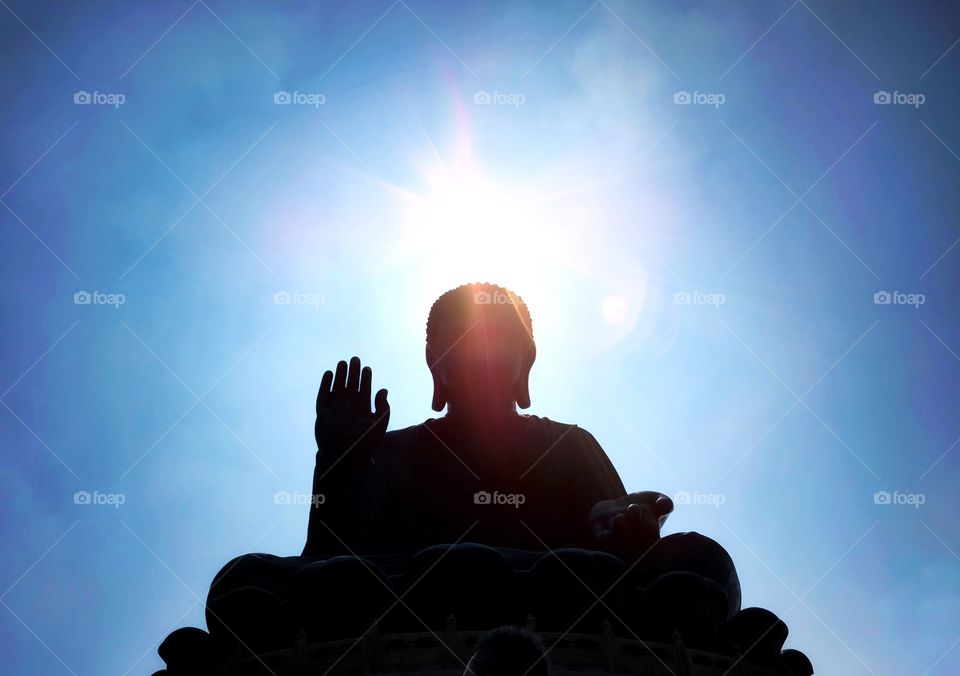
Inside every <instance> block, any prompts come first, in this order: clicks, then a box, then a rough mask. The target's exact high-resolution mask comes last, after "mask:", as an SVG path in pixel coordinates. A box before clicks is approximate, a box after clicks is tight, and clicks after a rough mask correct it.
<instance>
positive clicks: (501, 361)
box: [426, 283, 537, 413]
mask: <svg viewBox="0 0 960 676" xmlns="http://www.w3.org/2000/svg"><path fill="white" fill-rule="evenodd" d="M426 356H427V365H428V366H429V367H430V373H431V374H432V375H433V410H434V411H442V410H443V407H444V406H445V405H448V404H449V406H450V410H451V411H454V410H462V411H464V412H473V413H482V412H484V411H503V410H507V409H509V410H515V407H516V406H519V407H520V408H529V406H530V390H529V376H530V369H531V367H532V366H533V362H534V360H535V359H536V356H537V348H536V344H535V343H534V341H533V330H532V325H531V321H530V313H529V311H528V310H527V306H526V304H524V302H523V300H522V299H521V298H520V296H518V295H517V294H515V293H514V292H513V291H510V290H509V289H506V288H504V287H501V286H497V285H496V284H486V283H483V284H480V283H474V284H464V285H463V286H458V287H457V288H455V289H452V290H450V291H447V292H446V293H445V294H443V295H442V296H440V298H438V299H437V300H436V302H435V303H434V304H433V307H431V308H430V315H429V317H428V319H427V349H426Z"/></svg>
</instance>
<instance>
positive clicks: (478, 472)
mask: <svg viewBox="0 0 960 676" xmlns="http://www.w3.org/2000/svg"><path fill="white" fill-rule="evenodd" d="M426 334H427V335H426V338H427V340H426V361H427V365H428V367H429V369H430V372H431V374H432V376H433V401H432V406H433V410H434V411H437V412H440V411H443V409H444V408H446V414H445V415H444V416H442V417H439V418H433V419H429V420H426V421H425V422H423V423H421V424H418V425H413V426H411V427H407V428H405V429H400V430H395V431H388V430H387V427H388V423H389V419H390V405H389V402H388V399H387V390H385V389H380V390H379V391H377V392H376V394H375V395H373V389H372V388H373V385H372V383H373V373H372V370H371V368H370V367H369V366H363V365H362V364H361V362H360V359H358V358H357V357H353V358H352V359H350V360H349V363H348V362H346V361H341V362H340V363H338V364H337V366H336V368H335V369H334V370H333V371H327V372H326V373H324V374H323V377H322V379H321V382H320V388H319V393H318V396H317V402H316V413H317V417H316V426H315V437H316V442H317V447H318V452H317V456H316V468H315V471H314V475H313V493H314V495H322V496H323V499H322V500H315V501H314V502H313V504H312V505H311V507H310V515H309V523H308V529H307V538H306V544H305V546H304V549H303V552H302V554H301V555H300V556H293V557H278V556H272V555H267V554H249V555H245V556H242V557H238V558H237V559H234V560H233V561H231V562H230V563H229V564H227V566H225V567H224V568H223V570H221V572H220V573H219V574H218V575H217V576H216V578H215V580H214V584H213V586H212V588H211V592H210V596H209V597H208V623H209V624H211V625H215V624H220V623H222V622H228V623H229V618H228V617H226V616H227V615H229V614H230V613H232V612H234V611H233V610H231V609H236V608H241V607H243V605H244V604H243V603H242V602H241V601H240V600H237V599H236V598H234V600H233V601H232V602H230V603H222V602H220V601H222V600H223V599H224V598H227V599H229V598H231V597H237V596H238V595H239V596H242V592H243V591H244V590H249V589H250V588H251V587H254V588H258V589H261V590H266V591H267V592H269V593H270V594H271V595H274V596H275V597H277V598H284V597H290V596H291V595H292V596H297V593H296V591H295V589H294V587H295V585H296V584H297V583H296V579H299V578H297V575H298V573H299V574H300V578H302V577H303V575H302V573H303V569H304V568H309V567H310V566H311V565H313V566H316V565H317V563H316V562H323V561H329V560H332V559H338V560H339V559H343V558H345V557H348V556H349V557H353V558H356V557H363V558H364V559H365V560H369V561H374V562H376V564H377V566H379V568H380V569H381V570H384V571H386V572H387V574H389V573H390V571H391V567H392V569H393V570H401V569H402V567H403V566H405V565H407V564H408V563H409V561H410V560H411V558H412V557H414V555H416V554H417V552H420V551H421V550H423V549H424V548H429V547H431V546H436V545H445V544H446V545H450V544H451V543H453V544H455V545H456V546H457V547H463V546H464V545H465V544H466V543H471V545H472V546H477V545H485V546H487V547H491V548H495V549H496V550H497V551H498V552H499V553H500V554H502V555H503V557H504V558H506V559H507V561H509V562H510V563H511V565H512V566H513V567H514V568H515V569H517V568H520V569H522V568H530V566H531V565H533V563H534V562H536V561H537V560H538V559H539V558H541V557H543V556H544V553H545V552H547V551H555V550H563V551H570V550H571V549H573V550H580V551H584V552H585V554H587V555H594V556H608V557H609V555H614V556H616V557H618V558H619V559H621V560H622V561H623V562H624V564H626V565H629V566H631V567H632V568H635V569H636V570H635V571H634V574H635V575H639V576H640V577H639V578H637V579H640V581H641V583H644V582H649V581H653V580H655V579H656V578H658V577H660V576H662V575H664V574H666V573H671V572H683V573H687V574H689V573H694V574H696V575H697V576H700V577H701V578H705V580H706V581H707V583H708V584H710V585H711V586H712V587H713V588H714V589H716V588H717V587H719V589H720V590H722V591H723V592H724V593H725V596H726V616H727V617H730V616H732V615H733V614H734V613H736V611H738V610H739V608H740V584H739V581H738V578H737V574H736V570H735V568H734V565H733V562H732V560H731V559H730V557H729V555H728V554H727V552H726V551H725V550H724V549H723V548H722V547H721V546H720V545H719V544H717V543H716V542H714V541H713V540H711V539H709V538H706V537H704V536H702V535H699V534H697V533H677V534H672V535H668V536H665V537H662V538H661V537H660V528H661V526H662V524H663V522H664V521H665V520H666V518H667V515H668V514H669V513H670V512H671V511H672V509H673V503H672V502H671V500H670V499H669V498H668V497H667V496H665V495H663V494H661V493H658V492H655V491H645V492H639V493H630V494H628V493H627V491H626V489H625V488H624V485H623V483H622V481H621V479H620V477H619V476H618V474H617V471H616V469H615V468H614V467H613V465H612V464H611V462H610V460H609V459H608V458H607V455H606V454H605V453H604V451H603V449H602V448H601V447H600V445H599V444H598V443H597V441H596V439H595V438H594V437H593V435H591V434H590V433H589V432H588V431H586V430H585V429H583V428H580V427H577V426H576V425H569V424H563V423H559V422H555V421H553V420H550V419H548V418H545V417H540V416H536V415H524V414H521V413H519V412H518V410H517V409H518V407H519V408H520V409H526V408H528V407H530V404H531V396H530V390H529V384H528V383H529V375H530V371H531V368H532V367H533V364H534V361H535V358H536V343H535V342H534V339H533V326H532V321H531V316H530V313H529V311H528V309H527V306H526V305H525V303H524V302H523V300H522V299H521V298H520V297H519V296H518V295H516V294H515V293H514V292H512V291H511V290H509V289H506V288H503V287H500V286H496V285H493V284H485V283H484V284H480V283H475V284H466V285H463V286H459V287H457V288H455V289H453V290H451V291H448V292H446V293H444V294H443V295H442V296H440V298H439V299H438V300H437V301H436V302H435V303H434V304H433V307H432V308H431V310H430V314H429V318H428V320H427V332H426ZM371 396H373V406H372V407H371ZM598 552H601V553H605V554H597V553H598ZM609 558H612V557H609ZM295 578H296V579H295ZM721 608H722V602H721ZM214 610H216V612H213V611H214ZM721 613H722V611H721ZM213 630H214V628H213V627H211V631H213Z"/></svg>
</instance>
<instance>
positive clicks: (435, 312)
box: [427, 282, 533, 351]
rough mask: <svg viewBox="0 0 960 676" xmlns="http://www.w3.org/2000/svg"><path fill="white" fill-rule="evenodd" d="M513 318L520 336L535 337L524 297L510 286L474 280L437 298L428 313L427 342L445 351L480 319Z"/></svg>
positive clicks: (505, 319) (434, 348) (530, 338)
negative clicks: (509, 287)
mask: <svg viewBox="0 0 960 676" xmlns="http://www.w3.org/2000/svg"><path fill="white" fill-rule="evenodd" d="M487 318H490V319H499V320H503V323H504V324H507V323H509V321H510V320H512V321H513V322H514V324H515V326H516V329H517V335H518V337H526V338H527V339H528V340H532V339H533V322H532V321H531V319H530V311H529V310H528V309H527V304H526V303H524V302H523V299H522V298H521V297H520V296H519V295H517V294H516V293H514V292H513V291H511V290H510V289H508V288H506V287H504V286H499V285H497V284H490V283H488V282H474V283H472V284H461V285H460V286H458V287H457V288H455V289H450V290H449V291H447V292H446V293H444V294H443V295H442V296H440V297H439V298H437V300H436V301H434V303H433V305H432V306H431V308H430V314H429V315H428V316H427V345H428V346H429V347H430V348H432V349H433V350H435V351H436V350H440V351H443V350H445V349H447V348H448V347H450V344H451V343H452V342H454V341H456V340H457V339H458V338H459V337H460V336H461V335H463V333H464V332H466V331H467V330H468V329H469V328H470V327H471V325H472V324H473V323H474V322H475V321H477V320H478V319H487Z"/></svg>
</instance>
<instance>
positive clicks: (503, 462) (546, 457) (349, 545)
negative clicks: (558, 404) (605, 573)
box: [303, 415, 625, 556]
mask: <svg viewBox="0 0 960 676" xmlns="http://www.w3.org/2000/svg"><path fill="white" fill-rule="evenodd" d="M520 421H521V424H519V425H518V429H519V432H518V433H516V434H514V435H512V436H510V437H509V438H506V439H503V440H502V441H501V442H500V443H498V444H497V445H496V448H494V449H492V450H491V449H490V448H489V447H488V448H485V449H481V448H480V445H479V444H476V443H472V442H471V440H469V439H467V438H465V437H464V434H463V432H462V431H461V430H458V429H456V428H455V427H454V426H453V425H452V424H451V423H450V421H449V419H447V418H438V419H430V420H427V421H425V422H424V423H422V424H419V425H413V426H411V427H407V428H405V429H401V430H396V431H391V432H387V433H386V435H385V437H384V440H383V442H382V444H381V445H380V448H379V449H378V450H377V451H376V452H375V454H374V455H373V457H372V458H366V459H365V458H360V457H359V454H356V455H354V456H351V454H349V453H348V454H347V455H345V456H344V457H343V458H342V459H341V460H340V461H339V462H336V463H328V462H325V460H324V458H323V456H322V455H318V462H317V468H316V470H315V473H314V494H317V495H322V498H319V497H318V498H317V500H316V504H315V505H314V506H312V507H311V509H310V512H311V513H310V522H309V526H308V533H307V543H306V546H305V547H304V550H303V555H304V556H324V555H333V554H347V553H354V554H360V555H379V554H408V555H409V554H413V553H415V552H417V551H419V550H420V549H422V548H423V547H426V546H429V545H434V544H442V543H453V542H458V541H462V542H477V543H481V544H486V545H490V546H494V547H510V548H516V549H526V550H540V551H543V550H545V549H547V548H559V547H564V546H573V547H591V546H593V536H592V532H591V528H590V524H589V521H588V515H589V513H590V509H591V508H592V507H593V505H594V504H596V503H597V502H599V501H601V500H608V499H611V498H617V497H622V496H623V495H625V490H624V486H623V483H622V482H621V480H620V477H619V476H618V474H617V471H616V469H614V467H613V465H612V464H611V463H610V460H609V459H608V458H607V455H606V453H604V451H603V449H602V448H601V447H600V445H599V444H598V443H597V441H596V439H594V437H593V435H591V434H590V433H589V432H587V431H586V430H584V429H582V428H579V427H577V426H576V425H566V424H563V423H558V422H554V421H552V420H550V419H548V418H541V417H539V416H534V415H525V416H521V417H520Z"/></svg>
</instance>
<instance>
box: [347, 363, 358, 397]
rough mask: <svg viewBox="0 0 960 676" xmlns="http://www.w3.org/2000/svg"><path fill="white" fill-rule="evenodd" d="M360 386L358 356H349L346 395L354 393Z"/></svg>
mask: <svg viewBox="0 0 960 676" xmlns="http://www.w3.org/2000/svg"><path fill="white" fill-rule="evenodd" d="M359 388H360V358H359V357H351V358H350V370H349V371H348V373H347V397H348V401H349V397H350V395H355V394H356V393H357V390H358V389H359Z"/></svg>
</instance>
